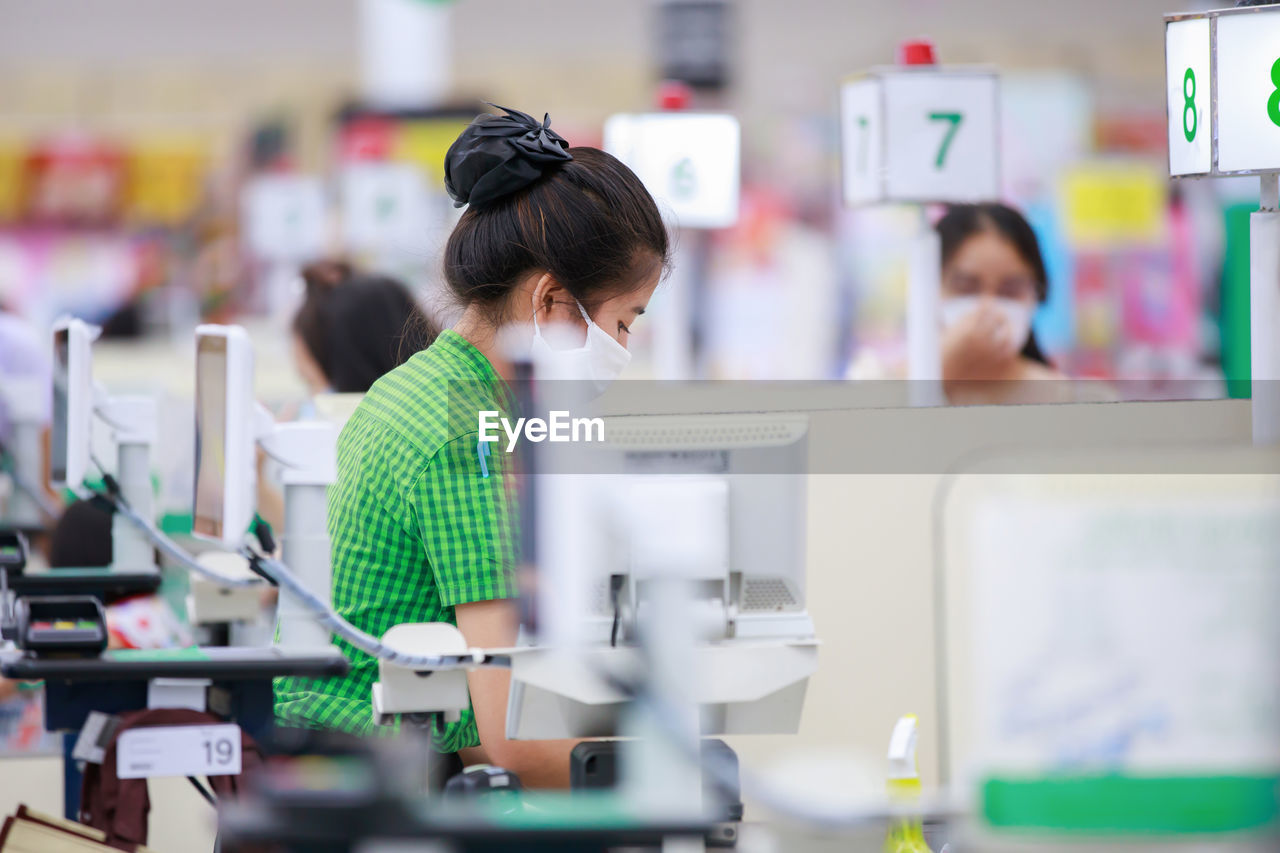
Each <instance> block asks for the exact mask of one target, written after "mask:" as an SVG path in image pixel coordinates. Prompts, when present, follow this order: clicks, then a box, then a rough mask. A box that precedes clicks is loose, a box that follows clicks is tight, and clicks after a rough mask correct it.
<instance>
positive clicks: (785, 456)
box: [592, 413, 812, 637]
mask: <svg viewBox="0 0 1280 853" xmlns="http://www.w3.org/2000/svg"><path fill="white" fill-rule="evenodd" d="M808 433H809V419H808V417H807V416H806V415H803V414H782V413H762V414H714V415H711V414H708V415H674V416H658V415H652V416H650V415H632V416H626V417H612V418H606V419H605V429H604V434H605V444H606V446H607V447H608V448H610V450H611V452H614V453H616V454H617V455H618V462H617V470H618V471H620V472H621V477H620V479H618V480H616V481H615V482H614V483H613V484H611V485H610V486H609V487H608V488H609V491H610V492H611V494H612V498H611V500H610V503H611V504H612V505H613V508H614V515H615V521H614V524H613V529H614V531H615V533H616V534H617V535H620V536H621V537H622V540H621V542H620V543H619V544H620V545H621V546H622V547H614V548H609V549H607V553H611V554H612V555H613V558H612V559H607V558H606V560H605V561H604V562H602V563H601V567H602V571H605V572H609V573H619V572H622V573H626V574H629V575H630V576H631V577H632V581H633V585H634V584H635V583H636V582H638V581H643V579H644V576H645V574H647V573H649V572H650V571H659V572H661V571H668V572H670V571H677V572H679V573H680V574H681V575H683V576H684V577H686V578H687V579H689V580H691V581H694V582H696V583H698V584H701V585H702V586H703V588H706V589H708V590H709V591H710V589H711V584H714V583H719V582H720V581H721V580H723V582H724V583H725V584H726V587H725V592H726V596H727V597H726V599H725V603H726V604H727V605H729V606H730V607H731V608H732V610H733V611H734V612H735V613H736V617H737V618H736V620H735V625H734V626H733V631H734V636H737V637H743V636H749V635H754V634H756V633H758V632H763V633H764V634H768V635H771V636H776V632H777V631H778V630H779V629H781V630H782V632H783V633H784V634H785V633H787V632H790V631H793V630H794V631H795V633H797V634H802V633H804V632H805V631H806V630H808V631H809V633H812V631H811V628H810V629H805V628H803V627H800V628H797V627H795V626H797V625H801V624H804V623H807V621H808V620H807V615H806V617H805V619H803V620H802V622H796V621H795V620H793V619H791V618H789V617H791V616H794V615H799V614H804V613H805V595H804V591H805V557H806V537H807V532H808V531H807V527H806V519H807V503H808V501H807V492H808V477H807V472H808V462H809V460H808V453H809V441H808ZM619 520H621V521H622V522H623V523H622V524H619ZM655 526H656V527H660V528H661V529H654V528H655ZM673 537H675V539H674V541H672V539H673ZM664 539H665V540H667V541H666V542H665V543H664V542H663V540H664ZM672 559H676V560H678V561H679V563H680V565H679V566H672V565H671V561H672ZM659 561H665V562H666V563H667V565H666V566H659V565H656V563H658V562H659ZM607 582H608V576H607V575H606V576H605V577H603V578H602V577H597V578H596V579H595V594H594V595H593V597H592V601H593V602H594V606H595V610H596V615H597V616H600V615H603V614H604V613H608V614H609V615H610V618H611V617H612V606H611V604H610V603H609V601H608V599H607V598H604V597H602V595H601V592H602V591H603V590H604V589H606V588H607V587H606V584H607ZM785 626H790V627H785Z"/></svg>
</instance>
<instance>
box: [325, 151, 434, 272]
mask: <svg viewBox="0 0 1280 853" xmlns="http://www.w3.org/2000/svg"><path fill="white" fill-rule="evenodd" d="M342 215H343V233H344V235H345V236H346V241H347V245H348V246H349V247H350V248H353V249H360V250H365V249H372V250H382V249H393V250H394V249H398V250H401V251H412V250H414V249H418V248H421V246H422V243H423V241H424V240H425V239H426V237H427V233H428V232H429V230H430V225H431V193H430V191H429V190H428V189H427V182H426V179H425V178H424V176H423V174H422V171H421V170H420V169H418V168H417V167H416V166H412V165H409V164H407V163H362V164H360V165H356V166H350V167H348V168H347V169H346V170H345V171H344V172H343V174H342Z"/></svg>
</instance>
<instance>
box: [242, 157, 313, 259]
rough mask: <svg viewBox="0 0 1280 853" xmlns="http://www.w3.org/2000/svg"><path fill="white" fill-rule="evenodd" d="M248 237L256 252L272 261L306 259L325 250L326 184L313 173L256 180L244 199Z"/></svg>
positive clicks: (246, 188) (247, 189) (246, 233)
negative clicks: (311, 174) (312, 174)
mask: <svg viewBox="0 0 1280 853" xmlns="http://www.w3.org/2000/svg"><path fill="white" fill-rule="evenodd" d="M241 203H242V207H243V215H244V220H245V236H246V240H247V242H248V245H249V249H250V251H252V252H253V254H254V255H256V256H258V257H260V258H263V259H266V260H271V261H302V260H310V259H312V258H314V257H316V256H317V255H321V254H323V253H324V250H325V243H326V240H325V236H326V222H325V217H326V209H325V197H324V185H323V184H322V183H321V182H320V179H319V178H317V177H314V176H309V175H268V176H265V177H260V178H255V179H253V180H252V181H251V182H250V183H249V185H248V186H247V187H245V189H244V195H243V196H242V198H241Z"/></svg>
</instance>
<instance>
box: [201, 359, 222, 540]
mask: <svg viewBox="0 0 1280 853" xmlns="http://www.w3.org/2000/svg"><path fill="white" fill-rule="evenodd" d="M226 484H227V339H226V338H222V337H216V336H209V335H201V336H200V337H199V338H198V339H197V344H196V489H195V492H196V495H195V510H194V518H193V529H194V531H195V532H196V533H197V534H199V535H202V536H209V537H213V538H219V537H221V536H222V525H223V521H224V519H223V512H224V506H225V497H226V488H227V485H226Z"/></svg>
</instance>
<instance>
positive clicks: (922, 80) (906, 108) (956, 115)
mask: <svg viewBox="0 0 1280 853" xmlns="http://www.w3.org/2000/svg"><path fill="white" fill-rule="evenodd" d="M840 101H841V109H840V112H841V127H842V131H843V133H842V135H843V150H844V157H843V160H844V197H845V202H846V203H847V204H849V205H852V206H858V205H865V204H881V203H891V202H918V203H925V202H953V203H963V202H977V201H989V200H991V199H994V198H997V197H998V196H999V194H1000V157H999V154H1000V143H999V79H998V78H997V76H996V74H995V72H993V71H987V70H985V69H938V68H934V67H930V68H909V67H906V68H885V69H877V70H873V71H871V72H869V73H867V74H866V75H863V76H861V77H857V78H854V79H852V80H850V81H848V82H847V83H845V85H844V86H843V88H842V90H841V96H840Z"/></svg>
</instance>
